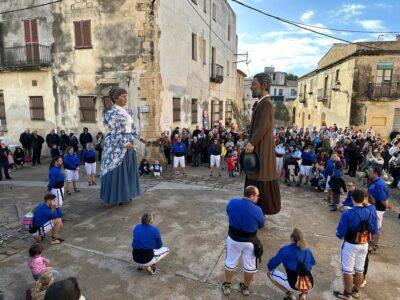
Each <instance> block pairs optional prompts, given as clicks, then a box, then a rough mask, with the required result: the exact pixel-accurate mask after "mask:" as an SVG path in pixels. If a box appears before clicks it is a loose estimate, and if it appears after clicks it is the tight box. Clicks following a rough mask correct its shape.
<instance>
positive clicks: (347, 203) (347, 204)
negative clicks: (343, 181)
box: [337, 181, 357, 212]
mask: <svg viewBox="0 0 400 300" xmlns="http://www.w3.org/2000/svg"><path fill="white" fill-rule="evenodd" d="M356 189H357V186H356V184H355V182H354V181H348V182H347V196H346V199H344V201H343V202H342V203H340V204H338V206H337V209H338V210H339V211H341V212H344V211H346V210H348V209H350V208H352V207H353V199H352V196H353V192H354V191H355V190H356Z"/></svg>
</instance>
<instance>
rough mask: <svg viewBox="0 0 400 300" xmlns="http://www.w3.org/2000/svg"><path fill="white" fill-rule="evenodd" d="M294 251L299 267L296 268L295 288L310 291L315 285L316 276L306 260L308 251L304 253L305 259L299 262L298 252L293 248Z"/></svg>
mask: <svg viewBox="0 0 400 300" xmlns="http://www.w3.org/2000/svg"><path fill="white" fill-rule="evenodd" d="M291 249H292V251H293V255H294V257H295V258H296V261H297V268H296V276H297V277H296V283H295V285H294V288H295V289H296V290H297V291H299V292H302V293H305V292H308V291H309V290H311V289H312V288H313V286H314V278H313V276H312V274H311V272H310V271H309V270H308V269H307V267H306V265H305V262H306V259H307V252H306V253H305V255H304V260H303V261H302V262H299V260H298V259H297V256H296V252H295V251H294V250H293V248H291Z"/></svg>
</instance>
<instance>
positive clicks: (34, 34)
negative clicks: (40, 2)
mask: <svg viewBox="0 0 400 300" xmlns="http://www.w3.org/2000/svg"><path fill="white" fill-rule="evenodd" d="M30 21H31V32H32V36H31V42H32V43H38V42H39V36H38V27H37V20H36V19H33V20H30Z"/></svg>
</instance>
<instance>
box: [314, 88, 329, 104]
mask: <svg viewBox="0 0 400 300" xmlns="http://www.w3.org/2000/svg"><path fill="white" fill-rule="evenodd" d="M328 99H329V96H328V90H327V89H318V91H317V101H325V100H328Z"/></svg>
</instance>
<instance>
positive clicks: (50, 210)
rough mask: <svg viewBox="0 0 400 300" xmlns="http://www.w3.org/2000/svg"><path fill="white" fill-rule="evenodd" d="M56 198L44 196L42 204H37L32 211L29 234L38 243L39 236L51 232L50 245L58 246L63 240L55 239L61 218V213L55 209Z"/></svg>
mask: <svg viewBox="0 0 400 300" xmlns="http://www.w3.org/2000/svg"><path fill="white" fill-rule="evenodd" d="M56 198H57V197H56V196H55V195H53V194H47V195H46V196H44V203H42V204H39V205H38V206H37V207H36V208H35V209H34V211H33V220H32V227H31V229H30V231H29V232H30V233H31V234H32V236H33V237H34V238H35V239H36V240H38V241H40V239H41V236H43V235H45V234H46V233H49V232H51V244H52V245H53V244H59V243H61V242H62V241H63V240H61V239H59V238H57V235H58V233H59V232H60V230H61V228H62V221H61V218H62V216H63V213H62V211H61V209H60V208H57V207H56V205H57V204H56Z"/></svg>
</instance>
